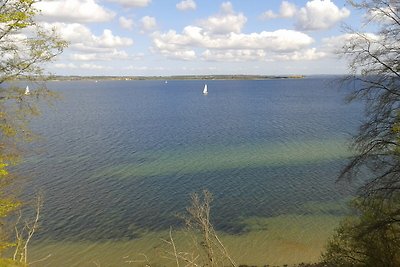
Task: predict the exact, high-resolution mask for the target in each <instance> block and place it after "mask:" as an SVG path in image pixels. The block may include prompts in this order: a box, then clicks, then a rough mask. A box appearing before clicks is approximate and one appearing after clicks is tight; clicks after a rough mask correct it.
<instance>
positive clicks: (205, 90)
mask: <svg viewBox="0 0 400 267" xmlns="http://www.w3.org/2000/svg"><path fill="white" fill-rule="evenodd" d="M207 94H208V89H207V84H205V85H204V89H203V95H207Z"/></svg>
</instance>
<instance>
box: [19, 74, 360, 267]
mask: <svg viewBox="0 0 400 267" xmlns="http://www.w3.org/2000/svg"><path fill="white" fill-rule="evenodd" d="M204 83H205V82H204V81H169V82H168V83H164V81H99V82H98V83H95V82H91V81H76V82H52V83H50V84H49V87H50V88H52V89H53V90H55V91H58V92H60V93H61V95H62V99H61V100H59V101H57V102H56V103H55V105H54V107H44V108H43V109H44V110H43V116H41V117H40V118H37V119H35V120H34V121H33V122H32V127H33V128H34V130H35V131H36V132H38V133H39V134H41V136H42V139H41V140H39V141H38V142H37V143H36V144H35V145H34V151H35V153H32V155H30V156H29V157H28V158H27V161H26V163H24V164H23V165H22V166H20V167H19V171H20V172H21V173H22V174H24V175H25V176H29V177H30V182H29V186H27V189H26V190H27V191H28V193H29V192H30V193H32V192H35V190H38V189H41V190H43V191H44V194H45V205H44V209H43V212H42V214H43V216H42V219H43V221H42V225H41V230H40V233H38V235H37V236H36V240H35V243H34V247H33V249H32V253H33V255H32V257H34V258H41V257H44V256H46V255H47V254H52V256H51V257H50V258H49V259H47V260H46V261H44V262H41V265H40V266H46V265H47V266H62V265H65V266H94V262H99V263H102V265H101V266H124V265H123V264H124V263H125V264H127V263H126V261H125V260H124V259H126V257H128V256H129V257H134V255H139V253H145V252H146V255H154V258H156V257H157V256H156V253H155V252H154V251H153V250H154V247H157V246H158V244H159V243H162V241H160V236H163V235H165V234H166V231H167V230H168V229H169V227H170V226H174V228H176V229H179V228H178V227H179V225H180V222H179V219H177V217H176V213H178V212H182V211H184V209H185V207H186V206H188V205H189V194H190V193H192V192H195V191H197V192H199V191H200V190H202V189H209V190H210V191H211V192H212V193H213V194H214V202H213V205H212V217H213V222H214V224H215V225H216V228H217V229H218V230H219V232H220V233H221V235H222V237H223V239H224V240H225V241H226V243H227V246H228V247H229V248H230V249H231V250H232V251H233V253H234V254H236V255H237V258H238V260H239V261H240V262H242V263H248V264H267V263H269V264H283V263H291V262H292V263H293V262H301V261H314V260H317V259H318V255H319V252H320V251H321V248H322V247H323V245H324V242H325V241H326V238H327V237H328V236H329V234H330V233H331V231H332V229H333V228H334V227H335V226H336V225H337V223H338V221H339V219H340V217H341V216H342V215H343V214H344V213H345V211H344V209H343V205H342V202H343V200H344V199H345V198H346V197H348V195H349V190H348V186H347V185H341V184H337V183H335V179H336V176H337V174H338V171H339V170H340V166H342V164H343V162H344V161H345V159H346V158H347V157H348V156H350V155H351V153H350V151H348V150H347V149H346V146H347V143H346V142H347V141H348V140H349V137H350V134H351V133H353V132H354V131H355V129H356V127H357V125H358V121H359V119H360V110H361V109H360V107H358V106H356V105H345V104H344V102H343V97H344V95H345V92H346V90H345V89H342V90H341V91H339V90H338V88H337V86H336V84H337V83H336V82H335V81H334V80H333V79H332V78H321V77H317V78H305V79H295V80H266V81H207V84H208V88H209V94H208V95H207V96H203V95H202V88H203V86H204ZM176 235H177V238H178V239H179V236H180V232H179V231H177V233H176ZM124 257H125V258H124ZM154 261H157V260H156V259H154ZM55 264H56V265H55ZM60 264H61V265H60ZM129 266H131V265H129Z"/></svg>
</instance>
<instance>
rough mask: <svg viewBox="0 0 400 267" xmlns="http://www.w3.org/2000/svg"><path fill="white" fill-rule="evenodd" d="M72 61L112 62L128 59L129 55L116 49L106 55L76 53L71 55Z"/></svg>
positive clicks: (105, 53)
mask: <svg viewBox="0 0 400 267" xmlns="http://www.w3.org/2000/svg"><path fill="white" fill-rule="evenodd" d="M70 58H71V60H76V61H111V60H117V59H128V58H129V55H128V53H126V52H125V51H120V50H117V49H114V50H112V51H110V52H104V53H84V54H82V53H75V54H72V55H71V57H70Z"/></svg>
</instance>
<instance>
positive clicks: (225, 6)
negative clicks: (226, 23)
mask: <svg viewBox="0 0 400 267" xmlns="http://www.w3.org/2000/svg"><path fill="white" fill-rule="evenodd" d="M221 11H222V12H223V13H226V14H232V13H234V11H233V5H232V3H231V2H223V3H222V4H221Z"/></svg>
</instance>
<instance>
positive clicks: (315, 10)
mask: <svg viewBox="0 0 400 267" xmlns="http://www.w3.org/2000/svg"><path fill="white" fill-rule="evenodd" d="M349 15H350V11H349V10H348V9H347V8H345V7H343V8H342V9H339V8H338V7H337V6H336V5H335V4H334V3H333V2H331V0H311V1H309V2H307V4H306V6H305V7H302V8H301V9H300V10H299V12H298V16H297V23H296V27H297V29H300V30H308V31H311V30H325V29H329V28H331V27H333V26H334V25H335V24H337V23H338V22H339V21H341V20H343V19H345V18H347V17H348V16H349Z"/></svg>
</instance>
